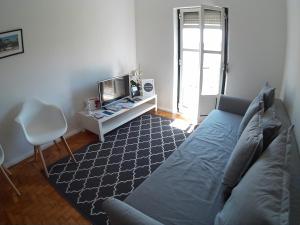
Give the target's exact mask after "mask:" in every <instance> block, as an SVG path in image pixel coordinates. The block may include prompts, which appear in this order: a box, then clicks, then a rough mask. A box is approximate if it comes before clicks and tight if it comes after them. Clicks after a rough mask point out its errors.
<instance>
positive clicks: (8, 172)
mask: <svg viewBox="0 0 300 225" xmlns="http://www.w3.org/2000/svg"><path fill="white" fill-rule="evenodd" d="M2 168H3V169H4V170H5V172H6V173H7V174H8V175H9V176H11V175H12V174H11V172H10V171H9V170H8V169H7V168H6V167H5V166H2Z"/></svg>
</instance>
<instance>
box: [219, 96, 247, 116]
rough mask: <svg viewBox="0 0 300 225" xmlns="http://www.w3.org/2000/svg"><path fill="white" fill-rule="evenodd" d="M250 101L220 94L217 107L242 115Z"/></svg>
mask: <svg viewBox="0 0 300 225" xmlns="http://www.w3.org/2000/svg"><path fill="white" fill-rule="evenodd" d="M250 103H251V101H250V100H247V99H241V98H235V97H230V96H225V95H221V96H220V101H219V106H218V109H219V110H222V111H225V112H230V113H234V114H238V115H241V116H244V115H245V113H246V111H247V109H248V107H249V105H250Z"/></svg>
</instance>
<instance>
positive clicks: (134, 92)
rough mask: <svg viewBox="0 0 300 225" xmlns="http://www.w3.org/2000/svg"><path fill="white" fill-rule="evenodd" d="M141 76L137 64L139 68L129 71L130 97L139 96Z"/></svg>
mask: <svg viewBox="0 0 300 225" xmlns="http://www.w3.org/2000/svg"><path fill="white" fill-rule="evenodd" d="M141 76H142V71H141V68H140V65H139V68H138V69H136V70H133V71H132V72H131V73H130V77H131V80H130V94H131V97H132V98H134V97H136V96H141Z"/></svg>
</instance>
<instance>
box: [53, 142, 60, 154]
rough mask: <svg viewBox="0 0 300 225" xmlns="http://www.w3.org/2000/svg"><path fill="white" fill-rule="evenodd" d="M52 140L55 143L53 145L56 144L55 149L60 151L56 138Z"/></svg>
mask: <svg viewBox="0 0 300 225" xmlns="http://www.w3.org/2000/svg"><path fill="white" fill-rule="evenodd" d="M53 142H54V144H55V146H56V148H57V150H58V151H59V153H60V147H59V145H58V143H57V141H56V140H54V141H53Z"/></svg>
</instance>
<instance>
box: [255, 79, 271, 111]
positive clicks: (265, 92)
mask: <svg viewBox="0 0 300 225" xmlns="http://www.w3.org/2000/svg"><path fill="white" fill-rule="evenodd" d="M258 95H259V96H262V98H263V101H264V107H265V111H266V110H268V109H269V108H270V107H271V106H272V105H273V103H274V100H275V88H272V87H271V86H270V85H269V83H268V82H266V84H265V85H264V86H263V88H262V89H261V90H260V92H259V94H258Z"/></svg>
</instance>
